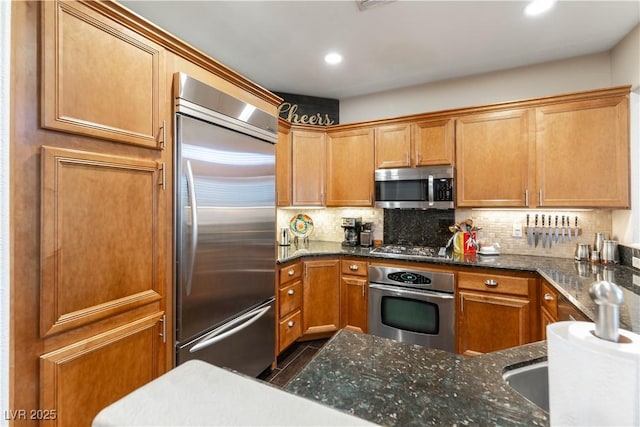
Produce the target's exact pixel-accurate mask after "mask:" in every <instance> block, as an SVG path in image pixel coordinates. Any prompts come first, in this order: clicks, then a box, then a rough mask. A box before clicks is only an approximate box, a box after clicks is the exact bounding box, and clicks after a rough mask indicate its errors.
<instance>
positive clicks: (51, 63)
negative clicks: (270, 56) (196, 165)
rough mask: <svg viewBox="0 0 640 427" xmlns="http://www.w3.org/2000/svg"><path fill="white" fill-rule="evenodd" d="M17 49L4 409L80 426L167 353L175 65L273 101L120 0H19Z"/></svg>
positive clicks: (264, 104)
mask: <svg viewBox="0 0 640 427" xmlns="http://www.w3.org/2000/svg"><path fill="white" fill-rule="evenodd" d="M12 46H13V64H16V67H15V68H14V69H13V70H12V73H11V74H12V90H13V92H12V100H13V101H12V123H13V127H12V134H11V141H12V142H11V174H12V184H11V197H12V199H11V225H12V236H11V239H12V240H11V241H12V243H11V245H12V253H11V262H12V265H11V271H12V278H11V286H12V288H11V295H12V301H11V325H10V328H11V338H10V340H11V348H10V363H11V367H12V373H11V378H10V380H9V383H10V385H9V386H10V408H8V409H9V411H7V414H14V413H18V412H16V411H18V410H25V411H26V413H27V414H28V415H31V414H33V417H31V416H30V417H28V418H29V419H27V420H24V419H22V420H19V421H18V420H10V422H11V423H12V424H15V425H20V426H22V425H38V424H39V423H42V424H43V425H55V426H88V425H90V423H91V420H92V419H93V417H94V416H95V415H96V414H97V412H99V411H100V410H101V409H102V408H103V407H105V406H107V405H109V404H110V403H112V402H114V401H115V400H117V399H118V398H120V397H122V396H124V395H125V394H127V393H129V392H131V391H133V390H134V389H136V388H138V387H140V386H142V385H143V384H145V383H147V382H148V381H150V380H152V379H153V378H155V377H157V376H159V375H160V374H162V373H164V372H165V371H167V370H168V369H170V368H171V367H172V366H173V363H174V362H173V353H174V349H173V347H174V341H173V313H172V311H173V310H172V306H173V296H172V294H173V281H172V274H173V269H172V222H173V218H172V193H173V188H172V170H173V169H172V158H173V151H172V144H171V143H172V135H173V130H172V103H171V91H172V86H171V84H172V75H173V73H174V72H176V71H186V72H189V73H191V74H193V75H194V77H196V78H198V79H200V80H202V81H205V82H207V83H209V84H212V85H215V86H217V87H218V88H220V89H221V90H224V91H226V92H228V93H231V94H233V95H236V96H239V97H242V98H243V99H244V100H247V102H251V103H252V104H254V105H256V106H258V107H259V108H262V109H266V110H268V111H270V112H273V113H275V111H276V108H277V107H276V106H277V104H278V102H279V98H278V97H275V96H274V95H271V94H269V93H268V92H267V91H265V90H264V89H262V88H259V87H258V86H257V85H254V84H252V83H251V82H249V81H247V80H246V79H244V78H242V77H241V76H239V75H237V74H236V73H234V72H233V71H231V70H229V69H227V68H226V67H224V66H223V65H222V64H220V63H218V62H216V61H215V60H213V59H211V58H208V57H204V56H203V55H202V54H201V53H199V52H198V51H196V50H195V49H193V48H191V47H189V46H188V45H186V44H184V43H183V42H181V41H180V40H177V39H175V38H173V37H172V36H170V35H168V34H166V33H164V32H162V31H161V30H159V29H157V28H156V27H152V26H150V25H149V24H148V23H147V22H146V21H143V20H141V19H140V18H138V17H137V16H136V15H135V14H133V13H130V12H129V11H128V10H127V9H125V8H123V7H122V6H120V5H118V4H117V3H114V2H76V1H69V2H60V1H46V2H14V3H12ZM274 238H275V236H274ZM274 285H275V284H274ZM30 411H33V412H30ZM14 421H15V422H14Z"/></svg>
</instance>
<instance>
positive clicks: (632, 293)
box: [278, 240, 640, 333]
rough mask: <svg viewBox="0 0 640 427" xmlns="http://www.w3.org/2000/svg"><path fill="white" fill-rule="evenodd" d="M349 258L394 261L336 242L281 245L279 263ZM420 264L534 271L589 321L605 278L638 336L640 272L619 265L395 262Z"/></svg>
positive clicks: (512, 259) (475, 258)
mask: <svg viewBox="0 0 640 427" xmlns="http://www.w3.org/2000/svg"><path fill="white" fill-rule="evenodd" d="M325 255H348V256H353V257H365V258H368V259H369V260H374V259H375V260H380V261H393V260H394V259H393V258H389V257H388V256H381V255H379V254H375V253H370V251H369V249H367V248H344V247H342V245H341V244H340V243H338V242H324V241H314V240H312V241H310V242H308V244H307V245H303V244H302V243H300V244H299V245H298V246H295V245H293V244H292V245H291V246H285V247H283V246H280V247H279V249H278V263H285V262H289V261H293V260H296V259H299V258H302V257H313V256H325ZM397 261H405V262H415V263H419V264H437V265H451V266H458V267H460V266H462V267H471V268H496V269H502V270H511V271H528V272H536V273H538V274H540V275H541V276H542V277H544V278H545V279H546V280H547V281H549V282H550V283H551V284H552V285H553V286H554V287H555V288H556V289H557V290H558V292H560V293H561V294H563V295H564V296H565V297H566V298H567V299H568V300H569V301H570V302H571V303H572V304H573V305H574V306H576V308H578V309H579V310H580V311H581V312H582V313H584V314H585V315H586V316H587V317H589V318H590V319H592V320H593V319H595V316H596V313H597V306H596V304H594V303H593V301H591V298H590V297H589V287H590V286H591V284H592V283H594V282H595V281H597V280H602V279H605V278H606V279H607V280H610V281H612V282H614V283H616V284H617V285H618V286H619V287H620V288H622V291H623V292H624V303H623V305H622V306H621V307H620V327H621V328H623V329H626V330H629V331H632V332H635V333H640V271H638V270H636V269H633V268H630V267H625V266H620V265H615V266H614V265H602V264H590V263H587V262H576V261H574V260H572V259H567V258H554V257H542V256H530V255H509V254H502V255H498V256H481V255H471V256H465V257H453V256H450V257H446V258H429V259H422V260H406V259H397Z"/></svg>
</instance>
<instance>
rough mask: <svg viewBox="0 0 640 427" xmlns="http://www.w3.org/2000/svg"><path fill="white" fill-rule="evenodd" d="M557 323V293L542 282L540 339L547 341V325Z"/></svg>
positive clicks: (545, 282) (547, 283) (549, 285)
mask: <svg viewBox="0 0 640 427" xmlns="http://www.w3.org/2000/svg"><path fill="white" fill-rule="evenodd" d="M557 321H558V292H557V291H556V290H555V289H554V287H553V286H552V285H551V284H550V283H549V282H547V281H546V280H542V283H541V285H540V339H543V340H546V339H547V325H549V324H551V323H554V322H557Z"/></svg>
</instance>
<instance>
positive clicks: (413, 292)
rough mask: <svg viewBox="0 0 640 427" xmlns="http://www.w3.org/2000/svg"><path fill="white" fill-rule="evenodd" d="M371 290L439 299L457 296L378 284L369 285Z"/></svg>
mask: <svg viewBox="0 0 640 427" xmlns="http://www.w3.org/2000/svg"><path fill="white" fill-rule="evenodd" d="M369 288H370V289H371V288H373V289H380V290H382V291H389V292H396V293H398V294H400V295H417V296H430V297H433V298H438V299H454V298H455V296H454V295H453V294H450V293H444V292H434V291H425V290H413V289H406V288H399V287H397V286H387V285H380V284H377V283H369Z"/></svg>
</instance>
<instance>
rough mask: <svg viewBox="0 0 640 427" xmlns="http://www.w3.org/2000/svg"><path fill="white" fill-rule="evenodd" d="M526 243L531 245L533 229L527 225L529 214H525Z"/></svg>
mask: <svg viewBox="0 0 640 427" xmlns="http://www.w3.org/2000/svg"><path fill="white" fill-rule="evenodd" d="M527 243H528V244H529V246H531V245H533V229H532V228H531V227H530V226H529V214H527Z"/></svg>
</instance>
